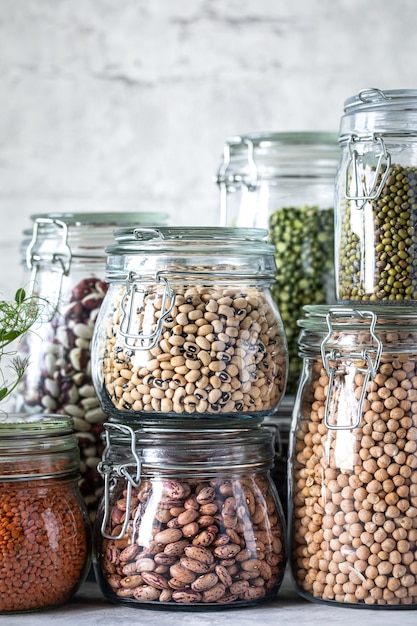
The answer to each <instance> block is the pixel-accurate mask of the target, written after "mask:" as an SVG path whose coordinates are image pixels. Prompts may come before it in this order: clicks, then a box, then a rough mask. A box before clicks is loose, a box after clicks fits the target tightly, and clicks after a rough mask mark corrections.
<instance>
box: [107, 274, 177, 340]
mask: <svg viewBox="0 0 417 626" xmlns="http://www.w3.org/2000/svg"><path fill="white" fill-rule="evenodd" d="M136 280H137V277H136V275H135V273H134V272H129V276H128V278H127V280H126V286H125V291H124V293H123V296H122V299H121V302H120V311H121V312H122V317H121V320H120V325H119V334H120V335H121V336H122V337H123V340H124V346H125V348H127V349H130V350H151V349H152V348H154V347H155V346H156V344H157V343H158V341H159V339H160V337H161V333H162V327H163V325H164V321H165V320H166V318H167V317H168V316H169V314H170V313H171V311H172V309H173V308H174V305H175V291H174V290H173V289H172V288H171V286H170V284H169V282H168V279H167V278H166V277H165V276H163V275H162V272H157V274H156V276H155V282H156V284H158V283H159V284H161V283H162V284H163V285H164V286H165V288H164V293H163V296H162V304H161V309H160V316H159V318H158V321H157V323H156V327H155V329H154V330H153V331H152V332H151V333H149V334H144V333H143V330H140V329H138V330H136V331H135V332H131V327H132V323H133V320H134V317H135V313H136V311H137V310H138V309H139V308H142V307H143V303H144V298H145V295H146V293H147V289H146V288H143V287H140V285H139V284H138V283H137V282H136Z"/></svg>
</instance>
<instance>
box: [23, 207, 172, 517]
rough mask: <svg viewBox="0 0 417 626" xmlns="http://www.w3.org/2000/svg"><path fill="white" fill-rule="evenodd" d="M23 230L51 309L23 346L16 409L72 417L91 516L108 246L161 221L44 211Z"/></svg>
mask: <svg viewBox="0 0 417 626" xmlns="http://www.w3.org/2000/svg"><path fill="white" fill-rule="evenodd" d="M31 220H32V229H31V230H27V231H25V232H24V240H23V245H22V258H23V260H24V264H25V269H26V270H30V272H28V276H27V283H26V284H25V288H27V289H28V290H31V291H34V292H35V293H37V294H39V295H40V296H41V297H42V298H44V299H45V301H47V303H48V307H45V314H44V315H43V317H42V320H41V322H42V323H41V324H40V325H39V328H37V330H36V333H31V334H30V336H28V337H26V338H25V339H24V341H23V342H22V343H21V344H20V349H21V351H22V352H24V353H26V354H27V355H28V356H29V363H28V367H27V369H26V372H25V375H24V377H23V379H22V382H21V384H20V386H19V387H18V390H17V391H18V392H17V393H16V394H15V395H14V399H15V403H14V407H13V410H15V411H16V412H26V413H51V412H52V413H58V414H65V415H70V416H71V417H72V418H73V421H74V430H75V433H76V437H77V439H78V443H79V446H80V462H81V481H80V488H81V490H82V494H83V496H84V498H85V501H86V503H87V505H88V508H89V511H90V515H91V517H92V518H93V517H94V513H95V509H96V506H97V504H98V500H99V497H100V495H101V491H102V488H103V485H102V481H101V477H100V476H99V474H98V473H97V471H96V466H97V463H98V461H99V459H100V456H101V440H100V433H101V431H102V424H103V422H104V421H105V420H106V419H107V416H106V415H105V413H104V412H103V410H102V409H101V407H100V403H99V401H98V399H97V396H96V394H95V391H94V387H93V385H92V380H91V338H92V334H93V327H94V323H95V320H96V316H97V311H98V309H99V307H100V305H101V303H102V300H103V298H104V295H105V292H106V289H107V285H106V283H105V281H104V275H105V268H106V253H105V250H104V248H105V246H106V245H109V244H110V243H111V242H112V241H113V229H114V228H117V227H121V226H123V225H131V224H141V225H144V226H145V225H160V224H164V223H165V222H166V215H164V214H161V213H134V212H132V213H129V212H128V213H124V212H114V213H113V212H111V213H46V214H36V215H33V216H32V218H31Z"/></svg>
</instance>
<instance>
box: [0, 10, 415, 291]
mask: <svg viewBox="0 0 417 626" xmlns="http://www.w3.org/2000/svg"><path fill="white" fill-rule="evenodd" d="M416 23H417V2H416V1H415V0H394V1H393V2H383V1H382V0H366V1H364V0H246V1H245V0H240V1H237V0H179V1H177V2H176V1H175V0H0V90H1V91H0V217H1V228H0V246H1V262H0V291H1V292H3V293H4V292H5V293H6V294H7V295H9V294H10V293H11V291H12V290H13V289H14V288H15V287H16V286H18V282H19V280H20V275H21V272H20V269H19V267H18V259H19V252H18V249H19V243H20V240H21V233H22V230H23V228H25V227H27V226H29V225H30V221H29V217H28V216H29V215H30V214H32V213H37V212H43V211H50V210H54V211H64V210H70V211H81V210H88V211H101V210H127V209H139V210H161V209H162V210H167V211H169V213H170V214H171V222H172V223H176V224H182V225H185V224H200V225H202V224H216V223H218V219H219V213H218V194H217V189H216V187H215V185H214V183H213V176H214V173H215V171H216V168H217V164H218V160H219V156H220V154H221V152H222V149H223V143H224V139H225V138H226V137H227V136H228V135H233V134H236V133H238V134H239V133H244V132H250V131H261V130H337V129H338V124H339V119H340V115H341V112H342V106H343V101H344V100H345V98H347V97H348V96H351V95H353V94H355V93H356V92H357V91H359V90H360V89H362V88H365V87H375V86H376V87H379V88H382V89H384V88H385V89H390V88H417V55H416V51H415V44H416Z"/></svg>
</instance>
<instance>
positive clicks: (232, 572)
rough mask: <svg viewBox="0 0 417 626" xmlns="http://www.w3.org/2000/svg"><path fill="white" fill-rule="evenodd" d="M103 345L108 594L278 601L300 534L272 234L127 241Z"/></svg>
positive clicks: (101, 532)
mask: <svg viewBox="0 0 417 626" xmlns="http://www.w3.org/2000/svg"><path fill="white" fill-rule="evenodd" d="M114 236H115V243H114V245H113V246H109V247H107V255H108V256H107V266H106V281H107V283H108V289H107V292H106V295H105V298H104V300H103V303H102V306H101V308H100V311H99V315H98V318H97V322H96V325H95V329H94V335H93V343H92V351H93V352H92V355H93V356H92V359H93V362H92V365H93V367H92V372H93V384H94V387H95V389H96V392H97V395H98V397H99V400H100V403H101V406H102V409H103V411H104V412H105V413H106V414H107V415H108V416H109V419H108V422H107V423H106V424H105V443H106V446H105V450H104V453H103V459H102V463H101V464H100V466H99V469H100V471H101V473H102V474H103V476H104V479H105V493H104V497H103V498H102V500H101V503H100V506H99V510H98V514H97V520H96V537H95V545H96V549H95V553H96V556H95V564H94V565H95V571H96V577H97V579H98V581H99V584H100V586H101V588H102V591H103V593H104V595H105V596H106V597H107V598H108V599H110V600H111V601H113V602H115V603H125V604H127V605H129V606H143V605H144V604H145V605H151V606H153V607H156V608H167V607H168V608H178V609H181V608H183V609H184V608H185V609H187V610H189V609H190V607H193V608H194V609H195V610H202V609H204V610H207V609H210V608H214V609H218V608H222V607H226V606H228V607H236V606H246V605H251V604H254V603H259V602H262V601H265V600H268V599H270V598H272V597H274V596H275V594H276V593H277V591H278V589H279V586H280V584H281V581H282V578H283V574H284V569H285V559H286V550H285V541H284V534H285V533H284V521H283V514H282V509H281V505H280V501H279V497H278V494H277V492H276V488H275V486H274V484H273V481H272V479H271V476H270V469H271V467H272V466H273V462H274V446H273V437H272V434H271V432H270V430H269V429H268V428H266V427H264V426H263V425H262V421H263V419H264V418H265V417H266V416H268V415H269V414H270V413H272V412H273V411H275V410H276V408H277V406H278V404H279V402H280V400H281V398H282V396H283V394H284V391H285V382H286V375H287V351H286V342H285V335H284V332H283V327H282V322H281V319H280V316H279V312H278V310H277V308H276V306H275V304H274V301H273V299H272V297H271V294H270V289H269V288H270V285H271V283H272V282H273V279H274V272H275V265H274V256H273V250H272V249H271V246H270V245H268V244H267V243H266V237H267V232H266V231H264V230H260V229H239V228H222V227H218V228H202V227H201V228H198V227H195V228H180V227H173V228H167V227H161V228H140V227H138V228H130V227H129V228H122V229H118V230H116V231H115V233H114Z"/></svg>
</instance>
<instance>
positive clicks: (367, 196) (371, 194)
mask: <svg viewBox="0 0 417 626" xmlns="http://www.w3.org/2000/svg"><path fill="white" fill-rule="evenodd" d="M358 142H361V143H362V142H371V143H372V144H373V145H374V146H375V152H374V154H373V156H375V158H376V160H377V162H376V166H375V171H374V172H373V177H372V182H371V185H370V187H369V189H366V176H365V175H364V172H360V173H359V172H358V164H359V162H360V161H362V162H363V159H364V156H365V153H362V154H361V153H359V151H358V149H357V148H355V147H354V146H355V145H357V144H358ZM347 145H348V149H349V157H350V158H349V160H348V162H347V165H346V174H345V197H346V199H347V200H354V201H355V202H356V208H357V209H362V208H363V207H364V206H365V204H366V202H368V201H369V200H376V199H377V198H379V196H380V194H381V192H382V190H383V188H384V186H385V183H386V181H387V179H388V176H389V171H390V167H391V155H390V153H389V152H388V150H387V148H386V146H385V143H384V140H383V139H382V137H381V136H380V135H377V134H373V135H371V136H368V137H360V136H359V135H351V136H350V138H349V140H348V143H347ZM366 154H367V155H369V154H370V152H369V151H368V152H367V153H366ZM384 166H385V170H384V173H383V175H382V178H381V181H380V183H379V184H378V186H377V183H378V177H379V175H380V173H381V171H382V167H384ZM351 171H352V173H351ZM351 182H352V183H353V186H354V192H353V193H350V191H349V185H350V183H351ZM360 187H361V188H362V189H361V190H360Z"/></svg>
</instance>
